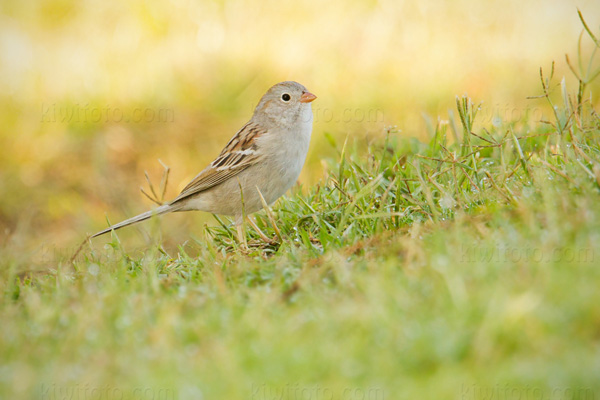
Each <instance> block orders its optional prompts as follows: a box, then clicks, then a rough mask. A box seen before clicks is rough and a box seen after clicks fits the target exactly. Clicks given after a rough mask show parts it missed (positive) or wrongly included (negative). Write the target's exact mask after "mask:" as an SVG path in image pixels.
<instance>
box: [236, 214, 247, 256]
mask: <svg viewBox="0 0 600 400" xmlns="http://www.w3.org/2000/svg"><path fill="white" fill-rule="evenodd" d="M235 228H236V230H237V239H238V243H239V244H240V247H241V248H242V250H248V242H247V241H246V232H244V216H239V217H237V218H236V220H235Z"/></svg>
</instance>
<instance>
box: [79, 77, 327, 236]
mask: <svg viewBox="0 0 600 400" xmlns="http://www.w3.org/2000/svg"><path fill="white" fill-rule="evenodd" d="M316 98H317V96H315V95H314V94H312V93H311V92H310V91H309V90H308V89H307V88H306V87H304V86H303V85H301V84H300V83H298V82H294V81H285V82H280V83H277V84H275V85H273V86H272V87H271V88H270V89H269V90H267V92H266V93H265V94H264V95H263V96H262V98H261V99H260V101H259V102H258V105H257V106H256V108H255V109H254V113H253V115H252V118H250V120H249V121H248V122H247V123H246V124H245V125H244V126H242V128H241V129H240V130H239V131H238V132H237V133H236V134H235V135H234V136H233V137H232V138H231V140H229V142H228V143H227V144H226V145H225V147H224V148H223V150H222V151H221V153H220V154H219V155H218V156H217V157H216V158H215V159H214V161H213V162H211V163H210V164H209V165H208V166H207V167H206V168H204V169H203V170H202V171H201V172H200V173H199V174H198V175H196V177H194V178H193V179H192V180H191V182H189V183H188V184H187V185H186V186H185V187H184V188H183V190H182V191H181V193H179V195H178V196H177V197H175V198H174V199H173V200H172V201H170V202H167V203H166V204H163V205H161V206H159V207H157V208H155V209H153V210H150V211H147V212H144V213H142V214H139V215H136V216H135V217H132V218H129V219H126V220H124V221H122V222H119V223H117V224H114V225H111V226H109V227H108V228H106V229H103V230H101V231H99V232H97V233H95V234H93V235H90V236H88V239H89V238H94V237H97V236H100V235H104V234H106V233H108V232H112V231H115V230H117V229H121V228H123V227H126V226H129V225H133V224H136V223H138V222H141V221H144V220H147V219H149V218H151V217H153V216H158V215H163V214H167V213H171V212H181V211H196V210H197V211H205V212H209V213H212V214H219V215H225V216H230V217H234V220H235V224H236V227H237V233H238V241H240V242H241V243H242V244H243V245H246V246H247V243H246V240H245V235H244V234H243V228H242V223H243V222H244V218H245V216H246V215H250V214H252V213H254V212H256V211H259V210H261V209H262V208H263V207H264V204H263V203H266V204H267V205H271V204H273V203H274V202H275V201H276V200H277V199H278V198H279V197H281V196H282V195H283V194H284V193H285V192H287V191H288V189H290V188H291V187H292V186H293V185H294V183H296V181H297V180H298V177H299V176H300V171H301V170H302V168H303V166H304V162H305V160H306V155H307V153H308V147H309V144H310V137H311V133H312V128H313V112H312V108H311V103H312V101H313V100H315V99H316ZM250 221H251V220H250ZM253 225H254V224H253ZM261 236H262V235H261Z"/></svg>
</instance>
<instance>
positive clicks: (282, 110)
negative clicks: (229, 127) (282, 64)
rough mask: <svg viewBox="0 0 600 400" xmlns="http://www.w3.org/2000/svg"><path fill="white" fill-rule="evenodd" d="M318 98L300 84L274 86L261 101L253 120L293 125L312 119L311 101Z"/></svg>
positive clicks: (289, 83) (284, 83)
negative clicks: (304, 119)
mask: <svg viewBox="0 0 600 400" xmlns="http://www.w3.org/2000/svg"><path fill="white" fill-rule="evenodd" d="M316 98H317V96H315V95H314V94H312V93H311V92H309V91H308V89H306V88H305V87H304V86H303V85H301V84H299V83H298V82H293V81H285V82H281V83H278V84H276V85H274V86H272V87H271V88H270V89H269V90H267V93H265V95H264V96H263V97H262V99H260V102H259V103H258V105H257V106H256V109H255V110H254V116H253V119H257V118H258V119H268V120H270V121H271V122H275V123H276V124H278V125H288V126H289V125H293V124H295V123H297V122H300V121H301V119H303V118H308V117H310V118H311V119H312V111H311V107H310V103H311V101H313V100H314V99H316Z"/></svg>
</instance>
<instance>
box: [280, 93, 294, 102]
mask: <svg viewBox="0 0 600 400" xmlns="http://www.w3.org/2000/svg"><path fill="white" fill-rule="evenodd" d="M291 98H292V97H291V96H290V95H289V94H287V93H284V94H282V95H281V100H283V101H290V99H291Z"/></svg>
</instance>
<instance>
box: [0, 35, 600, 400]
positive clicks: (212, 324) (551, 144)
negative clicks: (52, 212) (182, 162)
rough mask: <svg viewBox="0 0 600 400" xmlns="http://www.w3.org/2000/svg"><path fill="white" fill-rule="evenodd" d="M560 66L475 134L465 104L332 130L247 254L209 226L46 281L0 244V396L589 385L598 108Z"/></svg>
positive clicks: (535, 394) (516, 391)
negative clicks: (543, 111) (346, 131)
mask: <svg viewBox="0 0 600 400" xmlns="http://www.w3.org/2000/svg"><path fill="white" fill-rule="evenodd" d="M588 33H589V34H590V35H591V32H590V31H589V30H588ZM592 37H593V36H592ZM599 47H600V46H599ZM574 72H575V73H576V74H577V75H576V76H577V78H578V81H579V82H580V84H579V87H578V89H577V91H576V92H575V93H574V94H569V92H568V90H567V88H566V85H565V84H564V83H563V84H562V86H561V85H560V84H557V82H556V79H554V77H552V76H551V75H552V74H551V73H550V74H547V73H546V74H544V73H542V74H541V80H542V92H541V96H540V99H539V100H538V101H545V102H548V103H549V105H550V106H551V107H552V110H554V114H553V116H554V118H553V120H551V121H542V122H537V121H526V120H525V121H513V122H510V123H506V124H504V125H501V126H491V127H482V128H480V129H475V128H474V127H475V126H476V118H477V111H478V107H477V106H476V105H475V104H473V102H472V101H471V100H470V99H468V98H467V97H462V98H457V115H456V117H455V118H451V119H450V120H448V121H438V123H437V124H431V128H430V130H429V137H430V140H429V142H428V143H422V142H419V141H417V140H415V139H408V138H403V137H401V136H400V135H398V133H397V132H396V131H394V129H389V130H388V131H387V132H386V134H385V135H384V136H385V138H384V139H381V140H379V139H377V140H373V141H370V142H368V143H366V144H365V143H364V142H360V143H359V142H355V141H352V140H348V141H347V142H345V143H337V142H336V141H335V140H334V139H333V137H330V138H329V141H330V143H331V144H332V149H333V150H332V151H335V152H336V153H337V154H336V156H335V158H333V159H332V160H330V161H329V163H328V171H327V174H326V176H325V177H324V180H323V181H322V182H321V183H320V184H318V185H316V186H314V187H307V188H303V190H296V191H295V192H294V193H293V194H292V195H290V196H288V197H286V198H283V199H281V200H280V201H279V202H278V203H277V204H276V206H275V207H274V209H273V216H272V218H270V216H269V215H268V214H267V213H266V212H264V211H263V212H261V213H258V214H257V215H256V218H257V224H258V226H259V227H260V228H261V230H263V231H264V232H265V233H266V234H267V235H268V236H269V237H273V243H264V242H263V241H262V240H260V238H259V236H258V234H256V232H254V231H253V230H251V229H250V228H248V232H247V234H248V238H249V243H250V250H249V251H248V252H246V253H244V252H241V251H240V249H239V248H238V244H237V242H236V240H235V231H234V230H233V229H232V227H231V224H230V223H229V222H228V221H226V220H222V219H218V218H217V221H218V223H217V224H215V225H214V226H208V227H206V229H205V235H204V237H202V238H196V239H191V240H190V241H189V242H188V243H185V244H182V245H181V247H180V248H179V249H177V250H176V251H173V250H169V249H165V248H163V246H162V245H161V243H160V241H159V242H153V241H152V240H150V241H149V243H148V247H147V248H146V249H145V250H144V251H131V250H129V251H128V249H127V246H126V245H125V244H123V243H122V242H121V241H120V240H119V237H118V236H113V238H112V240H111V242H110V243H109V244H108V245H107V246H106V247H104V248H100V249H89V248H88V249H85V250H84V254H83V256H82V257H80V258H78V259H77V260H76V262H75V263H74V265H70V264H69V263H68V262H67V261H66V258H67V257H64V260H60V261H58V262H57V263H56V264H55V266H54V268H53V269H52V270H51V271H45V272H44V273H31V272H29V273H26V272H24V271H29V270H31V264H30V263H29V262H28V261H27V260H26V259H23V258H20V257H17V256H14V255H11V254H10V253H9V252H8V251H7V252H6V254H8V256H7V257H3V259H2V261H1V263H2V264H1V265H2V268H1V272H0V276H1V279H0V289H1V290H2V293H3V301H2V305H1V307H0V316H1V318H2V321H3V323H2V325H3V326H2V329H1V330H0V360H1V361H0V371H1V373H0V397H2V398H11V399H16V398H43V399H62V398H77V399H83V398H86V399H88V398H98V399H99V398H101V399H113V398H114V399H117V398H126V399H173V398H177V399H401V398H424V399H446V398H460V399H480V398H494V399H509V398H510V399H517V398H521V399H523V398H527V399H530V398H531V399H533V398H536V399H538V398H553V399H563V398H564V399H567V398H568V399H592V398H597V397H598V396H600V380H598V371H600V357H599V355H600V346H599V340H600V292H599V291H598V285H599V283H600V269H599V268H598V265H600V201H599V194H600V118H599V117H598V114H596V113H595V111H594V110H593V108H592V106H591V104H590V101H589V100H588V99H589V97H587V96H589V93H588V92H586V89H587V86H588V85H589V83H590V82H591V80H590V79H588V78H593V77H594V75H593V73H590V71H589V70H588V72H587V73H586V74H584V73H583V72H582V71H577V70H576V69H574ZM271 219H273V220H274V221H276V226H277V228H278V230H279V232H277V231H276V230H275V228H274V224H273V223H272V222H271ZM279 235H280V236H279Z"/></svg>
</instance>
